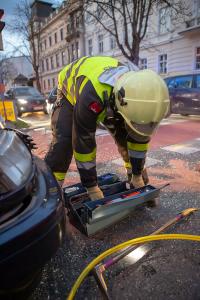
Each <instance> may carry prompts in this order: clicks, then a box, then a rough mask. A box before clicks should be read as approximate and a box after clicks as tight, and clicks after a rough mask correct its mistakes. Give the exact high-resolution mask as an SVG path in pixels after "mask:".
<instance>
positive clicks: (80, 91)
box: [78, 77, 89, 95]
mask: <svg viewBox="0 0 200 300" xmlns="http://www.w3.org/2000/svg"><path fill="white" fill-rule="evenodd" d="M88 81H89V79H88V78H87V77H85V78H84V80H83V82H82V83H81V86H80V89H79V91H78V93H79V95H80V94H81V93H82V90H83V88H84V86H85V85H86V83H87V82H88Z"/></svg>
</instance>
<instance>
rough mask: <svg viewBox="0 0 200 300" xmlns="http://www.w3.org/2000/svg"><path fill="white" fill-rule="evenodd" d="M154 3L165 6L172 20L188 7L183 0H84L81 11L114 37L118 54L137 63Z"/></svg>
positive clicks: (181, 16) (185, 13)
mask: <svg viewBox="0 0 200 300" xmlns="http://www.w3.org/2000/svg"><path fill="white" fill-rule="evenodd" d="M155 7H159V8H169V11H170V14H171V15H172V17H174V19H176V20H177V19H178V17H180V18H182V20H183V18H184V17H188V15H189V11H190V7H189V2H188V1H186V0H104V1H103V0H94V1H91V0H84V11H86V12H87V13H88V14H89V15H90V16H91V17H92V18H93V20H95V22H96V23H97V24H99V25H100V26H101V27H102V28H103V29H104V30H105V31H107V32H109V33H110V34H111V35H112V36H113V37H114V38H115V40H116V43H117V45H118V47H119V49H120V50H121V52H122V54H123V55H124V56H125V57H126V58H127V59H129V60H131V61H132V62H134V63H135V64H138V63H139V49H140V44H141V42H142V40H143V39H144V38H145V36H146V32H147V28H148V27H149V18H150V16H151V15H152V13H153V9H154V8H155ZM120 24H122V30H123V33H124V35H123V37H121V31H120V29H121V28H120Z"/></svg>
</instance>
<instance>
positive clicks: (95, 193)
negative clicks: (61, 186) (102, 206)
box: [87, 185, 104, 200]
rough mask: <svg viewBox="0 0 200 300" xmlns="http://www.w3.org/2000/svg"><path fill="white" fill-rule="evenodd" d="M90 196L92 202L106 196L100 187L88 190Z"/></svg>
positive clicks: (96, 186)
mask: <svg viewBox="0 0 200 300" xmlns="http://www.w3.org/2000/svg"><path fill="white" fill-rule="evenodd" d="M87 192H88V195H89V197H90V199H91V200H98V199H102V198H104V195H103V193H102V191H101V190H100V188H99V187H98V185H95V186H93V187H89V188H87Z"/></svg>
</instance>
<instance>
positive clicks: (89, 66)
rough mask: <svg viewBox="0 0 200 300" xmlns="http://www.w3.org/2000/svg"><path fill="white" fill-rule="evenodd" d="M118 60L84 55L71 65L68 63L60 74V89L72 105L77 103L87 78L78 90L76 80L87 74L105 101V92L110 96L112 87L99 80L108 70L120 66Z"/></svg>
mask: <svg viewBox="0 0 200 300" xmlns="http://www.w3.org/2000/svg"><path fill="white" fill-rule="evenodd" d="M118 63H119V62H118V60H116V59H114V58H111V57H104V56H99V57H98V56H96V57H87V56H85V57H82V58H80V59H78V60H76V61H74V62H72V63H71V64H70V65H67V66H66V67H65V68H64V69H63V70H62V71H61V72H60V73H59V75H58V89H59V90H61V91H62V93H63V94H64V95H65V97H66V98H67V99H68V101H70V103H71V104H72V105H74V104H75V103H76V95H77V93H79V92H80V91H81V90H82V89H83V87H84V84H86V82H87V80H84V82H82V85H81V86H80V87H78V88H79V91H76V88H77V86H76V82H77V79H78V78H79V77H80V76H85V77H86V78H87V79H88V80H89V81H91V83H92V85H93V87H94V88H95V90H96V92H97V95H98V96H99V98H100V99H101V100H102V101H103V92H104V91H107V93H108V96H110V93H111V90H112V87H111V86H109V85H107V84H103V83H100V82H99V79H98V78H99V76H100V75H101V74H102V73H103V72H104V71H105V70H106V69H109V68H112V67H117V66H118Z"/></svg>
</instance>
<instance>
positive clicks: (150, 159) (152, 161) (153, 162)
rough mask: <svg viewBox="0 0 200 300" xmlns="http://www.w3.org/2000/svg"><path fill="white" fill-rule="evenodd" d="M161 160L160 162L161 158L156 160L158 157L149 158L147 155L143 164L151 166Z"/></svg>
mask: <svg viewBox="0 0 200 300" xmlns="http://www.w3.org/2000/svg"><path fill="white" fill-rule="evenodd" d="M161 162H162V161H161V160H158V159H155V158H151V157H147V159H146V163H145V166H146V167H152V166H155V165H157V164H159V163H161Z"/></svg>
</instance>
